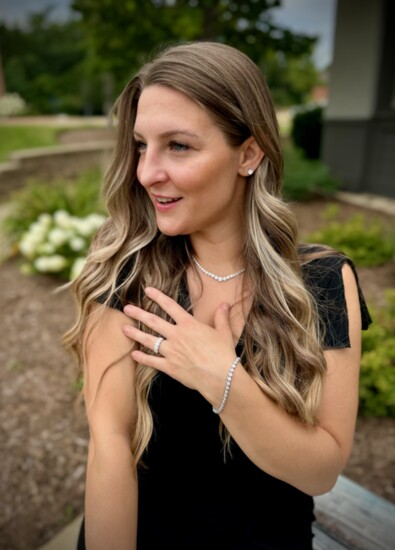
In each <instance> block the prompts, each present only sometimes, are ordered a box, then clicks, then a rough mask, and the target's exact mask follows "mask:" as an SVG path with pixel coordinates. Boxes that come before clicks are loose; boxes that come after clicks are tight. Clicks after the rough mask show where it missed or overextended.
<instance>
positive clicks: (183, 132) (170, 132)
mask: <svg viewBox="0 0 395 550" xmlns="http://www.w3.org/2000/svg"><path fill="white" fill-rule="evenodd" d="M180 134H181V135H184V136H188V137H192V138H198V137H199V136H198V135H197V134H194V133H193V132H189V131H188V130H181V129H175V130H168V131H167V132H163V133H162V134H159V137H161V138H167V137H170V136H174V135H180ZM134 136H135V137H138V138H142V137H143V136H142V134H140V132H136V131H135V132H134Z"/></svg>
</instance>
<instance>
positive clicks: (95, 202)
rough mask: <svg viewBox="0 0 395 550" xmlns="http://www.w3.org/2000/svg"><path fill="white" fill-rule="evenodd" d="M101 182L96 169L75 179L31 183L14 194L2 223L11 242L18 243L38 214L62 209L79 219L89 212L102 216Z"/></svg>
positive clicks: (51, 212)
mask: <svg viewBox="0 0 395 550" xmlns="http://www.w3.org/2000/svg"><path fill="white" fill-rule="evenodd" d="M100 180H101V172H100V170H98V169H95V170H89V171H87V172H84V173H83V174H81V175H80V176H79V177H78V178H77V179H75V180H69V181H64V180H56V181H53V182H51V183H39V182H32V183H30V184H28V185H26V187H25V188H24V189H22V190H20V191H18V192H16V193H14V194H13V195H12V197H11V204H12V206H11V209H10V213H9V214H8V215H7V217H6V218H5V220H4V222H3V225H4V230H5V232H6V234H7V235H8V237H9V239H10V240H11V242H12V243H17V242H18V241H19V240H20V238H21V236H22V235H23V233H25V232H26V231H27V230H28V228H29V227H30V226H31V224H32V223H34V222H35V221H36V220H37V219H38V217H39V216H40V214H50V215H52V214H54V213H55V212H57V211H58V210H65V211H66V212H68V213H69V214H70V215H73V216H78V217H84V216H87V215H88V214H90V213H91V212H98V213H103V214H104V206H103V204H102V201H101V199H100V191H99V190H100Z"/></svg>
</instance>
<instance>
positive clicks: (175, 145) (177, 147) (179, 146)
mask: <svg viewBox="0 0 395 550" xmlns="http://www.w3.org/2000/svg"><path fill="white" fill-rule="evenodd" d="M170 149H172V150H173V151H176V152H182V151H188V149H189V145H185V143H179V142H178V141H172V142H170Z"/></svg>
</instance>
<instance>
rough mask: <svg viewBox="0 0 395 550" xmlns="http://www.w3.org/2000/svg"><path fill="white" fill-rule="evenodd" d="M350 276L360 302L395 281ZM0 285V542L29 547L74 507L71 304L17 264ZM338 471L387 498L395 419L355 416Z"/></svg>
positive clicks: (393, 491)
mask: <svg viewBox="0 0 395 550" xmlns="http://www.w3.org/2000/svg"><path fill="white" fill-rule="evenodd" d="M294 206H295V212H296V214H297V216H298V218H299V221H300V226H301V229H302V230H303V231H304V232H306V231H311V230H313V229H316V227H317V225H319V224H320V223H321V222H322V217H321V214H322V210H323V208H324V207H325V202H322V201H316V202H314V203H310V204H300V205H299V204H297V205H294ZM341 209H342V215H344V216H345V217H347V216H350V215H352V214H353V213H355V212H360V211H361V208H359V207H358V208H357V207H354V206H352V205H344V204H342V205H341ZM365 214H366V215H367V216H368V217H376V216H377V214H375V213H372V212H371V211H366V212H365ZM383 218H384V221H385V222H390V221H391V220H390V218H389V217H386V216H383ZM392 222H393V220H392ZM303 231H302V235H303ZM358 272H359V276H360V280H361V285H362V288H363V290H364V292H365V295H366V297H367V299H368V303H371V304H373V303H374V304H381V303H383V289H385V288H390V287H392V288H394V287H395V263H394V262H390V263H388V264H386V265H385V266H381V267H380V268H375V269H359V270H358ZM0 287H1V288H2V294H1V296H0V311H1V313H2V315H1V318H0V334H1V343H0V346H1V347H0V364H1V366H2V368H1V370H0V383H1V397H0V399H1V406H0V449H1V469H0V494H1V499H0V548H2V549H3V548H4V549H7V550H36V549H37V548H38V547H39V546H40V545H42V544H43V543H45V542H46V541H48V540H49V539H51V538H52V537H53V536H54V535H55V534H56V532H58V531H59V530H60V529H61V528H62V527H63V526H65V525H66V524H67V523H69V522H70V521H71V520H72V519H73V518H74V517H75V516H76V515H78V514H80V513H81V512H82V509H83V498H84V483H85V479H84V478H85V463H86V453H87V444H88V430H87V424H86V420H85V416H84V407H83V403H82V401H81V399H80V397H79V393H78V389H77V384H76V381H77V377H78V373H77V371H76V369H75V366H74V365H73V362H72V359H71V357H69V355H68V354H67V353H66V352H65V351H64V350H63V349H62V346H61V341H60V340H61V335H62V334H63V332H64V331H65V330H66V329H67V328H68V327H69V326H70V324H71V322H72V319H73V304H72V301H71V298H70V296H69V294H68V293H67V292H61V293H55V290H56V288H57V287H58V282H57V281H55V280H54V279H52V278H50V277H45V276H35V277H26V276H24V275H22V274H20V272H19V268H18V264H17V262H16V260H10V261H7V262H5V263H4V264H3V265H2V266H1V268H0ZM344 474H345V475H347V476H349V477H350V478H352V479H354V480H355V481H357V482H359V483H361V484H362V485H364V486H365V487H367V488H368V489H370V490H372V491H373V492H375V493H377V494H378V495H381V496H383V497H385V498H387V499H388V500H390V501H392V502H394V503H395V419H385V418H383V419H376V418H371V419H366V418H360V419H358V424H357V431H356V436H355V445H354V450H353V454H352V457H351V459H350V461H349V464H348V466H347V467H346V469H345V471H344Z"/></svg>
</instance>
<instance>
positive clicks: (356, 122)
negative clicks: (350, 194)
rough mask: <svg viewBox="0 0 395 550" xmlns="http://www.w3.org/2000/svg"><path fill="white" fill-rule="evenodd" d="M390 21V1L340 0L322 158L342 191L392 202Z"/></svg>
mask: <svg viewBox="0 0 395 550" xmlns="http://www.w3.org/2000/svg"><path fill="white" fill-rule="evenodd" d="M394 21H395V1H394V0H338V2H337V15H336V31H335V43H334V55H333V63H332V66H331V75H330V83H329V102H328V106H327V108H326V112H325V120H324V135H323V147H322V154H321V156H322V159H323V160H324V162H325V163H326V164H328V166H329V167H330V169H331V171H332V173H333V174H334V175H335V176H338V177H340V178H341V179H342V181H343V182H344V189H345V190H347V191H354V192H364V193H373V194H377V195H383V196H387V197H392V198H395V32H394Z"/></svg>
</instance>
